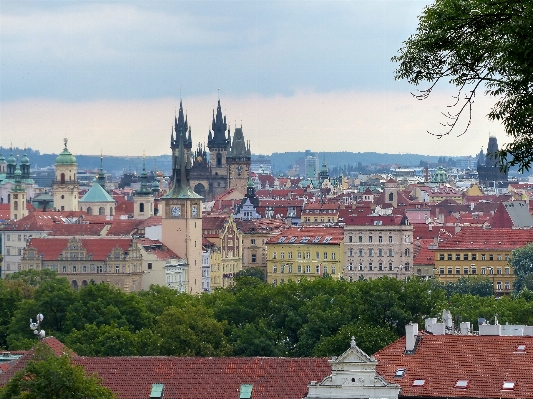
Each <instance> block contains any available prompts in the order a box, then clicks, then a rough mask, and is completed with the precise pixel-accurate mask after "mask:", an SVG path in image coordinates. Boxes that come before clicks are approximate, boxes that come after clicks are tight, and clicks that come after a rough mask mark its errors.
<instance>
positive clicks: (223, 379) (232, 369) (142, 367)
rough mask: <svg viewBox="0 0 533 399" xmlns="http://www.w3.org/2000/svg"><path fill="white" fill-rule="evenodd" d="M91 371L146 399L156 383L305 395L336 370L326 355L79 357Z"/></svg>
mask: <svg viewBox="0 0 533 399" xmlns="http://www.w3.org/2000/svg"><path fill="white" fill-rule="evenodd" d="M75 361H76V363H77V364H80V365H82V366H83V367H84V368H85V371H86V372H87V373H88V374H92V373H97V374H98V375H99V376H100V377H101V378H102V382H103V385H105V386H107V387H108V388H110V389H111V390H112V391H114V392H117V393H118V394H119V397H120V398H121V399H145V398H148V397H149V396H150V391H151V388H152V384H153V383H160V384H164V391H163V397H165V398H180V399H213V398H216V399H235V398H238V397H239V388H240V386H241V384H252V385H253V388H252V389H253V390H252V395H253V396H252V397H253V398H254V399H267V398H268V399H278V398H279V399H281V398H283V399H301V398H303V397H304V396H305V395H306V393H307V384H309V382H310V381H312V380H313V381H321V380H322V379H323V378H325V377H326V376H327V375H329V374H330V373H331V366H330V365H329V364H328V361H327V359H323V358H267V357H256V358H246V357H241V358H232V357H219V358H216V357H195V358H190V357H103V358H97V357H78V358H76V359H75Z"/></svg>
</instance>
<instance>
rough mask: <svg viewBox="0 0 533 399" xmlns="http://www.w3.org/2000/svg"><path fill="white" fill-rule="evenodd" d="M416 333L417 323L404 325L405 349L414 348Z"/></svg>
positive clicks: (407, 350)
mask: <svg viewBox="0 0 533 399" xmlns="http://www.w3.org/2000/svg"><path fill="white" fill-rule="evenodd" d="M417 335H418V323H409V324H407V325H406V326H405V351H406V352H412V351H414V350H415V343H416V337H417Z"/></svg>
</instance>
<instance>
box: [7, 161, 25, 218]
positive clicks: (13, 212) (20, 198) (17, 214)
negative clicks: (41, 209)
mask: <svg viewBox="0 0 533 399" xmlns="http://www.w3.org/2000/svg"><path fill="white" fill-rule="evenodd" d="M14 178H15V184H14V185H13V186H12V187H11V202H10V204H9V217H10V219H11V220H18V219H22V218H23V217H24V216H27V215H28V210H27V208H26V187H24V185H23V184H22V172H21V170H20V168H19V166H18V165H17V166H16V169H15V173H14Z"/></svg>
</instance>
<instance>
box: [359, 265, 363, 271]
mask: <svg viewBox="0 0 533 399" xmlns="http://www.w3.org/2000/svg"><path fill="white" fill-rule="evenodd" d="M362 270H363V264H362V263H359V271H362Z"/></svg>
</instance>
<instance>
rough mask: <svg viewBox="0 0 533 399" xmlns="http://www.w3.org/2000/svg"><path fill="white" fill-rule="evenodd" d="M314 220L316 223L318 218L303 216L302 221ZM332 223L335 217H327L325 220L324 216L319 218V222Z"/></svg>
mask: <svg viewBox="0 0 533 399" xmlns="http://www.w3.org/2000/svg"><path fill="white" fill-rule="evenodd" d="M311 219H314V220H311ZM312 221H313V222H315V223H318V218H307V217H304V222H309V223H310V222H312ZM326 222H327V223H334V222H335V218H328V220H327V221H326V220H325V218H320V223H326Z"/></svg>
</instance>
